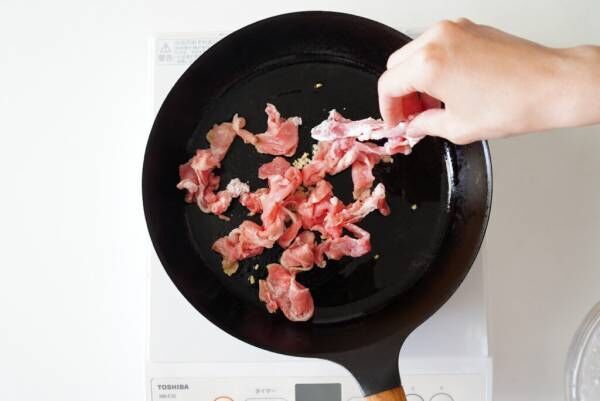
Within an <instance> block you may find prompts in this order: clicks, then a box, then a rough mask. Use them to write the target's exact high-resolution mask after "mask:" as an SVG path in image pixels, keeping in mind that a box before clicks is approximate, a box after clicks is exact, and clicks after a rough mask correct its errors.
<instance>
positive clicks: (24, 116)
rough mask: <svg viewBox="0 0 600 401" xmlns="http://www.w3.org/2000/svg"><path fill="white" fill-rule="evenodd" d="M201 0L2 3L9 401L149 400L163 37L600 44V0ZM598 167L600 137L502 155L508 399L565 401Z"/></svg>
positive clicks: (490, 258)
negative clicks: (461, 20) (309, 22)
mask: <svg viewBox="0 0 600 401" xmlns="http://www.w3.org/2000/svg"><path fill="white" fill-rule="evenodd" d="M203 3H207V2H199V1H192V0H188V1H170V2H164V1H156V0H153V1H147V2H143V1H137V0H136V1H131V2H118V1H115V0H105V1H94V2H91V1H88V2H81V1H58V2H42V1H36V2H17V1H13V0H9V1H8V2H6V1H5V2H3V3H2V4H1V5H0V32H1V33H2V46H1V47H0V72H1V74H0V110H1V111H0V167H1V168H0V176H1V182H2V183H3V191H2V203H1V204H2V208H0V222H1V224H0V239H1V242H0V243H2V244H3V246H2V256H3V260H2V264H1V266H2V267H1V269H2V276H1V278H0V319H1V320H0V322H1V323H0V327H1V329H0V360H1V361H2V363H0V383H2V394H3V397H4V398H6V399H23V400H39V399H44V400H61V401H64V400H77V401H80V400H116V399H120V400H133V401H141V400H142V399H143V391H144V385H143V366H144V333H145V328H144V327H145V326H144V325H145V321H146V319H145V308H146V300H145V296H146V295H145V274H146V265H147V263H146V258H147V252H146V251H147V245H148V238H147V234H146V230H145V225H144V221H143V216H142V211H141V195H140V166H141V162H142V157H143V150H144V146H145V140H146V137H147V134H148V132H149V129H150V126H151V123H152V118H153V116H152V115H151V112H150V111H151V110H152V104H151V96H150V85H149V82H148V79H149V72H148V65H149V63H148V57H149V54H148V39H149V37H150V35H151V34H152V33H154V32H192V31H220V30H232V29H235V28H237V27H240V26H241V25H244V24H245V23H247V22H249V21H251V20H256V19H260V18H262V17H265V16H268V15H274V14H278V13H281V12H285V11H292V10H299V9H318V8H323V4H326V5H327V7H326V8H327V9H334V10H339V11H347V12H352V13H355V14H360V15H364V16H367V17H370V18H373V19H378V20H380V21H382V22H385V23H388V24H390V25H393V26H396V27H402V28H404V27H408V28H420V27H424V26H427V25H429V24H430V23H431V22H433V21H435V20H437V19H440V18H453V17H458V16H467V17H469V18H472V19H474V20H476V21H480V22H484V23H487V24H490V25H496V26H498V27H500V28H503V29H506V30H510V31H512V32H514V33H517V34H520V35H524V36H527V37H529V38H531V39H533V40H538V41H542V42H544V43H546V44H550V45H573V44H578V43H596V44H600V24H598V15H600V2H597V1H593V0H588V1H576V2H571V4H568V2H567V1H560V2H559V1H555V2H552V3H550V2H547V1H542V0H536V1H528V2H521V1H517V0H505V1H494V2H485V3H484V2H481V1H476V0H471V1H468V0H462V1H457V2H452V3H453V4H452V5H451V4H449V3H450V2H442V1H440V2H434V1H429V2H393V3H394V4H396V5H394V6H393V8H391V9H390V8H389V5H386V3H387V4H391V3H392V2H385V1H376V0H371V1H362V2H359V1H347V0H346V1H341V0H338V1H329V2H322V1H304V2H293V5H284V2H281V1H279V2H276V1H256V2H251V4H252V6H251V7H244V6H238V7H234V4H235V2H233V1H228V0H222V1H219V2H211V3H209V4H208V5H204V4H203ZM240 3H241V2H240ZM244 3H246V2H244ZM227 8H233V9H234V10H233V11H227ZM599 154H600V129H599V128H598V127H592V128H585V129H570V130H562V131H561V132H558V133H555V134H552V135H532V136H529V137H525V138H520V139H514V140H507V141H498V142H495V143H493V144H492V156H493V161H494V175H495V189H494V204H493V215H492V219H491V222H490V227H489V231H488V236H487V245H488V246H487V250H486V255H485V257H486V261H485V263H486V264H485V267H486V269H487V272H486V274H487V291H488V296H489V302H488V304H489V317H490V337H491V352H492V355H493V357H494V364H495V366H494V367H495V374H494V380H495V383H494V386H495V388H494V393H495V398H494V400H495V401H519V400H527V401H559V400H562V399H563V371H564V369H563V365H564V360H565V353H566V350H567V348H568V345H569V343H570V340H571V336H572V334H573V332H574V331H575V329H576V327H577V325H578V324H579V322H580V321H581V320H582V319H583V316H584V315H585V313H586V312H587V311H588V309H589V308H591V306H592V305H593V304H594V303H595V302H596V301H598V300H599V299H600V267H599V264H600V263H599V262H600V246H598V244H599V243H600V179H599V178H598V176H597V174H598V172H599V171H600V156H599Z"/></svg>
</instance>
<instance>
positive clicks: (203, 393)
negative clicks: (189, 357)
mask: <svg viewBox="0 0 600 401" xmlns="http://www.w3.org/2000/svg"><path fill="white" fill-rule="evenodd" d="M403 380H404V390H405V392H406V396H407V400H408V401H481V399H482V397H481V395H482V394H484V393H485V386H486V383H485V378H484V376H482V375H477V374H449V375H432V374H427V375H413V376H405V377H404V378H403ZM151 388H152V391H151V393H152V394H151V397H152V401H171V400H172V401H362V400H363V398H362V396H361V394H360V390H359V388H358V385H357V384H356V382H355V381H354V380H353V379H352V378H350V377H337V378H331V377H328V378H322V377H289V378H288V377H286V378H283V377H275V378H270V379H269V378H265V377H258V378H252V377H240V378H236V377H229V378H154V379H152V380H151Z"/></svg>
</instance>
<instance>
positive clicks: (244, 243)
mask: <svg viewBox="0 0 600 401" xmlns="http://www.w3.org/2000/svg"><path fill="white" fill-rule="evenodd" d="M254 225H256V223H254V222H252V221H245V222H243V223H242V224H241V225H240V227H238V228H236V229H234V230H232V231H231V232H230V233H229V234H228V235H227V236H225V237H221V238H219V239H217V240H216V241H215V243H214V244H213V246H212V249H213V250H214V251H215V252H218V253H220V254H221V255H222V256H223V261H222V266H223V272H225V274H227V275H228V276H231V275H232V274H233V273H235V272H236V271H237V269H238V261H240V260H242V259H246V258H249V257H252V256H256V255H259V254H261V253H262V252H263V250H264V246H262V245H268V244H271V246H272V242H269V241H265V240H264V239H262V238H259V237H257V235H256V232H257V230H256V227H255V226H254ZM258 228H259V229H260V226H259V227H258Z"/></svg>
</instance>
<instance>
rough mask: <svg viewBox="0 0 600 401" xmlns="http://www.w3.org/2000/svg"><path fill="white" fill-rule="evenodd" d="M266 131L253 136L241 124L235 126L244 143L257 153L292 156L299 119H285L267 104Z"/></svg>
mask: <svg viewBox="0 0 600 401" xmlns="http://www.w3.org/2000/svg"><path fill="white" fill-rule="evenodd" d="M265 113H267V131H266V132H264V133H263V134H257V135H253V134H252V133H251V132H249V131H247V130H245V129H243V127H244V125H243V124H236V125H235V126H234V128H236V132H237V134H238V135H239V136H240V137H241V138H242V140H243V141H244V142H245V143H249V144H252V145H254V146H255V147H256V150H257V151H258V152H259V153H266V154H269V155H275V156H278V155H281V156H292V155H293V154H294V153H296V148H297V147H298V126H299V125H301V124H302V119H301V118H300V117H290V118H288V119H285V118H283V117H281V114H280V113H279V111H278V110H277V108H276V107H275V106H273V105H272V104H270V103H267V107H266V109H265Z"/></svg>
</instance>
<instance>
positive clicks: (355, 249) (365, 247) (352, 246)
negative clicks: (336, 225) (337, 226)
mask: <svg viewBox="0 0 600 401" xmlns="http://www.w3.org/2000/svg"><path fill="white" fill-rule="evenodd" d="M344 228H345V229H346V230H348V231H349V232H350V233H351V234H353V235H354V236H355V237H356V238H352V237H350V236H348V235H344V236H341V237H339V238H331V239H327V240H325V241H324V242H321V243H320V244H319V245H318V246H317V251H316V253H317V255H316V258H315V263H316V264H317V265H318V266H320V267H324V266H325V258H324V256H327V257H328V258H329V259H332V260H339V259H341V258H342V257H344V256H350V257H353V258H357V257H359V256H363V255H365V254H367V253H369V252H370V251H371V235H370V234H369V232H368V231H365V230H363V229H362V228H360V227H358V226H356V225H354V224H347V225H346V226H345V227H344Z"/></svg>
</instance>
